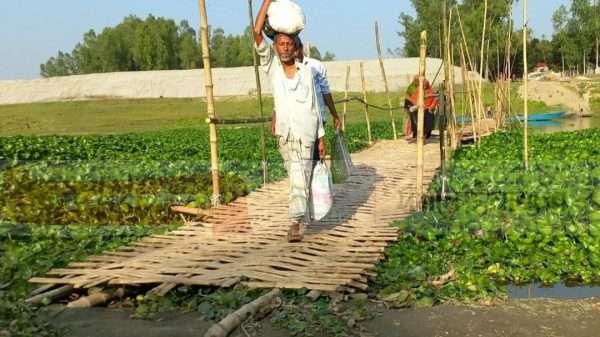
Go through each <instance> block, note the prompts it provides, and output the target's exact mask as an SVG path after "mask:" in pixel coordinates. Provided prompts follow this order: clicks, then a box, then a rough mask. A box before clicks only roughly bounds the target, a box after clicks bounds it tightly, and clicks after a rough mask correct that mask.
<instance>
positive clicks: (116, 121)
mask: <svg viewBox="0 0 600 337" xmlns="http://www.w3.org/2000/svg"><path fill="white" fill-rule="evenodd" d="M518 85H519V84H513V90H512V100H513V107H514V111H516V112H519V111H522V110H523V108H522V107H523V100H522V99H521V98H520V97H518ZM460 90H461V87H458V88H457V91H460ZM349 95H350V96H351V97H352V96H357V97H361V98H362V93H350V94H349ZM391 95H392V106H393V107H401V106H403V104H404V91H402V90H401V91H395V92H392V94H391ZM343 97H344V94H343V93H334V99H335V100H341V99H343ZM456 99H457V111H458V113H459V114H461V113H462V111H463V110H462V95H461V94H460V93H458V94H457V95H456ZM368 100H369V103H371V104H373V105H377V106H381V107H385V106H387V97H386V95H385V94H384V93H373V92H371V93H369V94H368ZM483 100H484V104H485V105H491V106H494V89H493V86H492V85H491V84H486V85H484V90H483ZM337 109H338V112H339V113H340V114H341V113H342V110H343V104H338V105H337ZM548 109H549V107H547V106H546V105H545V104H543V103H541V102H534V101H531V102H530V106H529V111H530V112H531V113H535V112H542V111H548ZM257 110H258V107H257V103H256V99H255V98H254V97H223V98H219V99H218V100H217V103H216V111H217V115H218V116H219V117H222V118H241V117H256V116H258V111H257ZM272 111H273V99H272V97H265V99H264V114H265V116H270V115H271V112H272ZM369 114H370V118H371V121H373V122H388V123H389V121H390V117H389V111H388V110H380V109H375V108H370V109H369ZM404 116H405V115H404V112H403V111H402V110H400V109H396V110H395V118H396V123H397V125H400V124H401V123H402V120H403V119H404ZM205 118H206V103H205V102H204V100H203V99H200V98H194V99H190V98H162V99H139V100H129V99H127V100H117V99H112V100H111V99H107V100H98V101H77V102H54V103H32V104H14V105H0V133H1V134H2V135H54V134H57V135H85V134H119V133H131V132H135V133H141V132H148V131H158V130H168V129H180V128H201V129H202V128H206V124H205V122H204V119H205ZM364 121H365V115H364V109H363V106H362V104H360V103H358V102H350V103H348V114H347V119H346V122H347V123H348V124H354V123H364Z"/></svg>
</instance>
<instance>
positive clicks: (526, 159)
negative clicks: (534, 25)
mask: <svg viewBox="0 0 600 337" xmlns="http://www.w3.org/2000/svg"><path fill="white" fill-rule="evenodd" d="M527 28H528V22H527V0H523V101H524V103H525V107H524V109H523V110H524V116H523V159H524V162H525V170H526V171H528V170H529V149H528V147H529V144H528V137H527V131H528V130H527V128H528V126H529V123H528V122H527V119H528V118H529V107H528V106H527V105H528V103H529V93H528V89H529V88H528V82H529V78H528V77H529V74H528V73H529V70H528V69H527Z"/></svg>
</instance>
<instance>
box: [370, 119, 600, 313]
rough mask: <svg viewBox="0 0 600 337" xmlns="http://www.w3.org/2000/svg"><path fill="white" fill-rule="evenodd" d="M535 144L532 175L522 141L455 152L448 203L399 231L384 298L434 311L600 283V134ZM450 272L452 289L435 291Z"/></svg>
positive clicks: (506, 138) (503, 139) (491, 142)
mask: <svg viewBox="0 0 600 337" xmlns="http://www.w3.org/2000/svg"><path fill="white" fill-rule="evenodd" d="M530 141H531V143H530V144H531V147H530V153H531V159H530V170H529V171H528V172H526V171H525V170H524V167H523V163H522V153H523V150H522V134H520V133H519V132H511V133H500V134H497V135H494V136H492V137H490V138H487V139H485V140H484V141H482V143H481V146H480V147H475V148H471V149H463V150H460V151H459V152H457V153H456V155H455V157H454V158H453V160H452V162H451V165H450V167H449V172H448V174H447V184H446V186H447V188H448V190H447V191H446V192H447V193H448V199H447V200H445V201H440V200H439V199H437V198H433V199H431V200H428V202H427V204H426V211H425V212H423V213H418V214H415V215H414V216H412V217H410V218H409V219H407V220H406V221H403V222H401V223H398V224H397V225H398V226H399V227H400V228H401V229H402V233H401V235H400V239H399V241H398V242H397V243H396V244H394V245H392V246H391V247H390V248H389V249H387V251H386V255H387V260H386V261H385V263H383V264H382V265H381V266H380V269H379V271H380V273H379V275H378V277H377V280H376V283H377V284H378V286H379V287H380V290H381V295H382V296H384V297H385V296H389V295H390V294H396V295H395V296H396V298H402V299H403V300H404V301H406V302H414V301H419V300H420V301H424V303H432V302H435V301H444V300H448V299H456V298H459V299H462V298H468V299H473V298H486V297H493V296H497V295H501V294H504V293H505V291H506V288H505V285H506V284H509V283H515V284H520V283H529V282H539V283H542V284H544V285H553V284H556V283H558V282H563V281H564V282H575V283H582V284H595V283H598V282H600V130H598V129H593V130H586V131H580V132H575V133H557V134H551V135H535V136H532V137H531V138H530ZM441 185H442V184H441V182H440V179H439V177H438V179H437V180H436V181H435V183H434V186H433V187H432V189H433V191H435V192H438V193H439V192H440V188H441ZM451 270H454V271H455V273H456V280H455V281H454V282H450V283H449V284H448V285H446V286H445V287H442V288H437V287H435V286H433V285H432V282H431V281H432V280H433V279H435V278H436V277H437V276H439V275H443V274H445V273H447V272H449V271H451ZM398 293H402V294H403V295H405V296H399V295H397V294H398Z"/></svg>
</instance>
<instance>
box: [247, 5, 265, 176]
mask: <svg viewBox="0 0 600 337" xmlns="http://www.w3.org/2000/svg"><path fill="white" fill-rule="evenodd" d="M248 17H249V19H250V29H251V30H252V31H254V14H253V13H252V0H248ZM252 62H253V64H254V77H255V79H256V100H257V103H258V114H259V116H260V117H261V118H262V117H263V101H262V86H261V84H260V72H259V71H258V57H257V56H256V50H254V46H252ZM265 146H266V145H265V124H264V123H261V124H260V150H261V158H262V169H263V184H266V183H267V180H268V167H267V150H266V148H265Z"/></svg>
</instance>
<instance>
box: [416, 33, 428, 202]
mask: <svg viewBox="0 0 600 337" xmlns="http://www.w3.org/2000/svg"><path fill="white" fill-rule="evenodd" d="M426 56H427V31H422V32H421V48H420V53H419V103H418V105H419V112H418V116H417V205H416V206H417V210H419V211H421V210H422V209H423V169H424V167H423V162H424V154H423V127H424V124H425V95H424V92H423V87H424V82H425V67H426V64H425V62H426V59H425V57H426Z"/></svg>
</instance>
